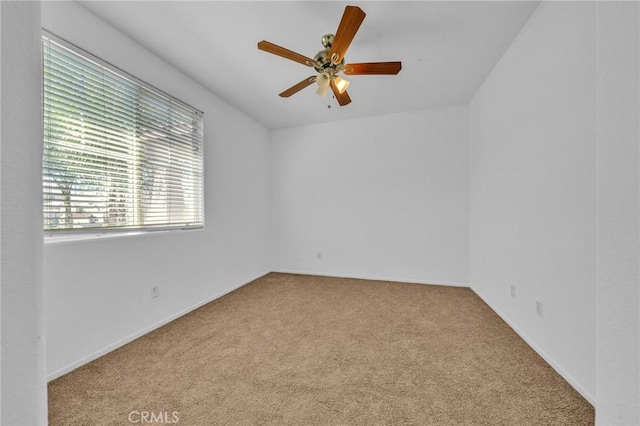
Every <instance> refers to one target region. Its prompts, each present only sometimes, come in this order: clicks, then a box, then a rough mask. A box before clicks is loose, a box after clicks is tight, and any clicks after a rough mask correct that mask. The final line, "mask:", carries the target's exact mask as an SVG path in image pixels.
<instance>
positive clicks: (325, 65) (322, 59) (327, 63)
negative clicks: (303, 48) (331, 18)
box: [313, 34, 344, 75]
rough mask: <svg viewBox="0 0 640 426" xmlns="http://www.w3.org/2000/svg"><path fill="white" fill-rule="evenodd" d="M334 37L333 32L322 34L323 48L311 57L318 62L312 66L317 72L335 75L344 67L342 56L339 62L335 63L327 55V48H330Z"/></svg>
mask: <svg viewBox="0 0 640 426" xmlns="http://www.w3.org/2000/svg"><path fill="white" fill-rule="evenodd" d="M334 38H335V36H334V35H333V34H325V35H323V36H322V45H323V46H324V49H322V50H321V51H319V52H318V53H317V54H316V56H315V57H314V58H313V60H314V61H316V63H317V64H318V65H317V66H314V68H315V69H316V71H318V72H319V73H328V74H330V75H335V74H336V73H338V72H340V71H342V69H343V68H344V58H342V61H340V63H338V64H335V63H333V61H332V60H331V58H330V57H329V50H331V45H332V44H333V40H334Z"/></svg>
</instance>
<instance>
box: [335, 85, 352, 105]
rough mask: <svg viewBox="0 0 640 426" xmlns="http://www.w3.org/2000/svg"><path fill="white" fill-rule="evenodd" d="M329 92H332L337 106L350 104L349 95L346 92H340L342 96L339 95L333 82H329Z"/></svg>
mask: <svg viewBox="0 0 640 426" xmlns="http://www.w3.org/2000/svg"><path fill="white" fill-rule="evenodd" d="M331 90H333V94H334V96H335V97H336V100H337V101H338V104H339V105H340V106H345V105H347V104H349V103H351V98H350V97H349V94H348V93H347V91H346V90H345V91H344V92H342V94H340V92H339V91H338V88H337V87H336V85H335V84H334V82H333V81H331Z"/></svg>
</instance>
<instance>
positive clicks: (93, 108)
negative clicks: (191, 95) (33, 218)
mask: <svg viewBox="0 0 640 426" xmlns="http://www.w3.org/2000/svg"><path fill="white" fill-rule="evenodd" d="M43 68H44V70H43V100H44V158H43V203H44V228H45V230H47V231H69V230H87V229H100V230H109V229H162V228H193V227H201V226H202V225H203V220H204V219H203V217H204V214H203V187H202V179H203V155H202V113H200V112H199V111H197V110H195V109H193V108H192V107H190V106H188V105H186V104H184V103H182V102H180V101H177V100H175V99H173V98H171V97H170V96H167V95H165V94H163V93H161V92H160V91H158V90H155V89H154V88H152V87H150V86H147V85H144V84H140V83H138V82H137V81H135V79H134V78H131V77H129V76H127V75H126V74H125V73H122V72H120V71H118V70H116V69H112V67H108V66H106V65H103V64H102V63H101V61H99V60H97V59H95V58H93V57H91V56H90V55H88V54H86V53H85V52H80V51H78V50H77V49H74V48H73V47H71V46H68V45H66V43H63V42H58V41H57V40H55V39H53V38H51V37H48V36H45V37H43Z"/></svg>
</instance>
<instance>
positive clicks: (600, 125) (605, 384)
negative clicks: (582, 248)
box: [596, 2, 640, 425]
mask: <svg viewBox="0 0 640 426" xmlns="http://www.w3.org/2000/svg"><path fill="white" fill-rule="evenodd" d="M639 13H640V8H639V7H638V3H637V2H626V3H621V2H601V3H598V5H597V8H596V20H597V21H596V28H597V66H596V70H597V81H596V87H597V96H598V104H597V114H598V117H597V127H596V140H597V166H598V169H597V171H598V173H597V196H598V208H597V213H598V219H597V224H598V239H597V305H596V306H597V308H596V318H597V322H596V342H597V346H596V385H597V386H596V388H597V394H596V398H597V405H596V421H597V423H598V424H602V425H638V424H640V399H639V398H640V391H639V374H640V373H639V368H638V362H639V361H640V357H639V354H640V352H639V349H640V348H639V345H640V328H639V323H638V322H639V320H640V315H638V311H639V296H640V294H639V293H640V288H639V287H640V286H639V276H640V274H639V269H640V267H639V255H640V250H639V248H638V232H639V229H640V227H639V223H638V222H639V220H640V214H639V211H640V206H639V195H640V186H639V182H638V180H639V179H640V173H639V170H638V165H639V159H638V155H639V149H638V141H639V140H640V129H639V128H638V125H639V120H638V117H639V114H640V108H639V106H638V103H639V102H640V100H639V98H640V90H639V87H638V86H639V82H638V79H639V78H640V64H639V56H640V52H639V48H640V32H639V31H638V26H639V24H640V16H639Z"/></svg>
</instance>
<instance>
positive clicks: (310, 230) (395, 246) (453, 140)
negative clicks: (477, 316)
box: [269, 107, 469, 285]
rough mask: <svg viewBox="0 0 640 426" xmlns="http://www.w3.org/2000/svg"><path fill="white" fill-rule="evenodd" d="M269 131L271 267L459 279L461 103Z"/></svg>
mask: <svg viewBox="0 0 640 426" xmlns="http://www.w3.org/2000/svg"><path fill="white" fill-rule="evenodd" d="M270 141H271V143H270V171H271V173H270V179H269V180H270V184H271V217H272V222H271V241H272V259H271V264H272V269H274V270H277V271H288V272H299V273H311V274H322V275H338V276H347V277H361V278H374V279H390V280H399V281H408V282H428V283H446V284H454V285H460V284H462V285H466V283H467V259H468V233H467V229H468V195H469V194H468V172H467V158H468V151H467V111H466V108H465V107H449V108H440V109H433V110H426V111H418V112H410V113H402V114H394V115H387V116H382V117H372V118H363V119H357V120H348V121H340V122H334V123H326V124H320V125H313V126H305V127H297V128H290V129H282V130H276V131H272V132H271V139H270ZM318 253H321V255H320V256H321V257H319V255H318Z"/></svg>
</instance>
